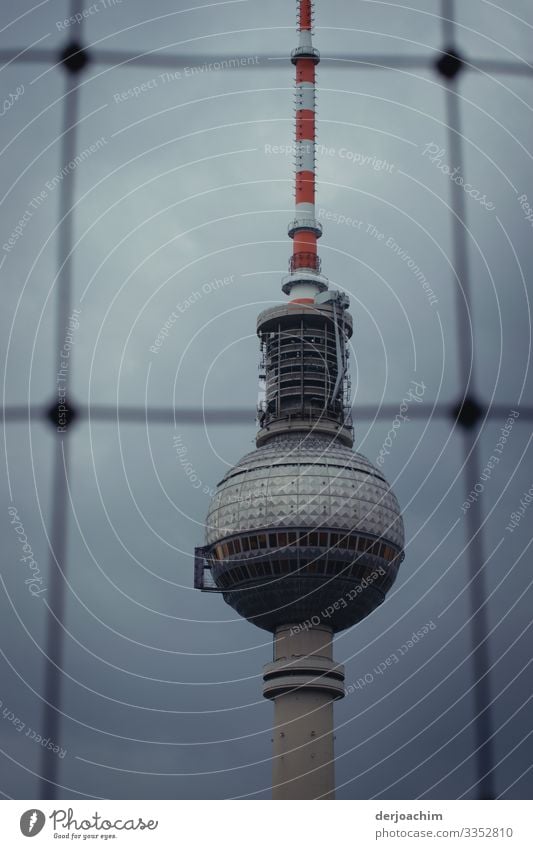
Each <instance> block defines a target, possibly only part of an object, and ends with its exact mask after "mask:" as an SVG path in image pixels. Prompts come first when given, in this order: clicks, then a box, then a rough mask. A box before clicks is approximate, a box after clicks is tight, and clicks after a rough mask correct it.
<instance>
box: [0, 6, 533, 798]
mask: <svg viewBox="0 0 533 849" xmlns="http://www.w3.org/2000/svg"><path fill="white" fill-rule="evenodd" d="M454 6H455V4H454V0H441V38H442V48H441V50H440V51H439V52H438V53H437V55H434V54H428V56H427V57H422V56H414V55H411V56H409V55H394V54H392V53H391V54H380V55H376V54H373V55H347V56H343V59H344V61H343V62H340V63H339V62H335V67H336V68H339V67H340V68H343V69H345V70H346V71H348V72H351V73H356V72H357V68H358V67H364V68H365V70H369V69H376V70H380V69H387V70H395V69H410V70H415V69H418V70H421V69H424V70H435V71H436V73H440V76H441V82H442V85H443V87H444V92H445V121H446V127H447V134H448V144H449V148H450V151H451V157H450V158H451V161H453V162H455V163H456V164H457V165H458V166H459V167H460V170H461V173H462V174H463V175H464V174H465V169H464V165H463V159H464V157H463V142H462V135H461V113H460V109H459V97H458V93H459V89H460V85H461V79H462V78H463V76H464V74H468V73H489V74H493V75H498V74H501V75H511V76H517V77H522V76H533V64H529V63H525V62H523V63H522V62H519V61H516V62H515V61H507V60H493V59H480V60H477V59H474V58H471V57H469V59H468V61H466V60H465V59H463V58H462V57H459V55H458V53H457V51H456V23H455V14H454V11H455V8H454ZM82 8H83V4H82V2H81V0H70V15H72V16H73V15H75V14H76V13H78V12H81V10H82ZM82 25H83V22H81V23H80V25H79V28H78V34H79V41H77V42H76V43H74V42H71V43H70V44H69V45H68V46H67V47H66V48H65V49H64V51H63V53H61V55H58V52H57V51H56V50H53V49H42V48H39V49H36V48H30V49H21V48H14V49H0V62H2V63H7V62H17V63H18V62H22V63H32V62H35V63H49V64H50V65H54V66H57V65H58V64H59V63H63V65H64V68H65V95H64V98H63V120H62V148H61V160H62V161H63V162H69V161H71V160H72V159H73V158H74V157H75V155H76V141H77V127H76V122H77V116H78V106H79V87H78V85H77V83H76V78H77V74H78V72H79V71H81V70H82V69H83V67H84V64H85V61H86V59H87V58H88V60H89V61H90V62H91V63H92V64H96V65H104V66H106V67H108V68H116V67H117V66H121V67H124V66H127V65H142V66H144V67H152V68H163V69H165V70H167V71H170V70H175V69H179V68H182V67H185V66H186V64H187V61H188V59H190V57H187V56H184V55H181V54H175V55H168V54H165V55H164V56H161V55H157V53H156V52H155V51H149V52H145V53H139V52H128V51H124V50H92V49H91V50H90V51H89V53H88V54H87V53H86V51H85V49H84V47H83V42H82V40H81V36H82ZM243 55H244V54H243ZM196 58H197V60H198V61H199V62H215V61H217V60H219V61H220V60H222V59H223V57H222V56H216V55H212V54H210V55H206V56H200V57H196ZM264 58H266V57H264ZM268 58H269V59H272V58H275V59H278V60H281V59H286V57H281V56H275V57H273V56H272V55H269V56H268ZM329 61H334V60H329ZM322 63H323V64H328V59H327V58H326V59H323V60H322ZM247 67H256V69H257V68H260V67H263V65H262V63H258V64H256V65H251V66H247ZM459 71H460V73H459ZM59 192H60V208H59V217H60V223H59V249H58V258H57V261H58V268H59V271H58V288H57V293H56V305H57V306H56V309H57V312H56V333H57V343H58V350H60V349H61V346H62V343H63V336H64V328H65V325H66V322H67V318H68V316H69V314H70V312H71V290H72V245H73V238H72V234H73V222H74V215H75V206H74V201H75V197H76V173H75V170H74V171H73V172H72V173H70V174H69V176H68V179H64V180H62V181H61V184H60V187H59ZM450 207H451V215H452V251H453V259H454V270H455V274H456V275H457V279H458V280H459V281H460V283H461V285H460V286H457V287H456V291H457V300H456V322H457V331H458V332H457V337H458V345H459V361H460V367H461V369H462V373H461V375H460V379H459V392H458V395H457V401H456V403H455V404H448V403H444V402H437V403H436V404H435V405H433V404H431V405H429V404H426V403H424V402H422V403H420V404H417V405H416V407H415V408H413V409H411V410H410V415H412V416H413V418H418V419H426V418H427V417H428V415H429V414H431V416H432V417H436V418H437V419H441V420H447V421H449V422H450V426H451V427H453V426H455V424H456V423H459V425H461V426H462V428H463V452H464V464H463V483H464V492H465V494H468V493H469V492H470V491H471V490H472V488H473V486H474V485H475V483H476V482H477V481H478V480H479V475H480V461H479V447H478V435H479V432H480V431H479V428H478V427H477V424H478V422H479V421H481V420H487V419H496V420H498V419H499V420H502V419H505V418H506V417H507V416H508V411H509V407H508V405H501V404H494V405H491V406H490V407H487V408H485V407H483V406H482V405H481V404H480V403H479V402H478V401H477V400H476V379H475V374H473V373H472V368H471V362H470V361H471V356H470V354H471V352H470V349H469V346H470V342H469V340H470V332H469V325H468V316H469V314H471V310H472V306H471V291H470V277H469V263H468V246H467V240H466V234H467V226H466V219H467V214H466V210H465V204H464V192H463V190H462V188H461V186H460V185H458V184H456V183H454V182H453V181H452V182H451V198H450ZM53 377H55V375H54V376H53ZM67 381H68V376H67ZM51 386H52V388H54V384H51ZM68 398H69V391H68V383H67V399H68ZM67 406H69V405H68V404H67ZM69 410H70V412H69V414H68V415H69V423H72V420H74V418H75V419H76V420H84V419H87V418H88V417H89V414H90V418H91V420H92V421H93V422H97V421H101V422H117V423H118V422H119V421H120V422H121V423H122V424H126V423H150V424H163V425H167V424H172V423H176V422H180V423H183V424H193V425H196V424H197V425H203V424H209V425H212V426H216V425H221V424H229V423H239V422H243V423H244V422H247V423H248V422H249V421H250V409H249V408H244V409H235V408H231V409H230V408H229V409H227V410H224V409H220V408H217V409H205V408H204V409H191V408H187V409H179V408H177V409H175V408H153V407H152V408H145V407H132V406H122V407H119V408H118V409H117V408H116V407H114V406H110V405H109V406H106V405H101V404H94V405H91V406H90V408H88V407H87V406H81V405H79V406H78V405H76V407H75V409H74V408H73V407H69ZM396 413H397V407H396V406H394V405H391V404H384V405H382V406H381V407H380V410H379V413H378V415H377V419H384V420H386V421H390V419H391V418H392V417H393V416H394V415H395V414H396ZM356 417H357V418H358V419H360V420H371V419H375V418H376V411H375V408H374V407H373V406H372V405H366V406H365V405H363V406H359V405H358V407H357V409H356ZM520 417H521V420H525V421H528V422H530V421H532V420H533V407H531V406H529V407H528V406H521V408H520ZM3 419H4V421H5V422H19V421H20V422H21V421H28V419H29V420H30V421H41V422H44V423H45V424H47V425H50V424H52V425H53V426H54V430H56V442H55V457H54V466H53V476H52V486H53V490H52V491H53V495H54V497H53V499H52V501H53V511H52V520H51V530H50V535H49V536H50V563H49V576H50V577H49V586H50V589H51V592H50V594H49V597H50V598H51V599H52V600H53V601H52V603H51V604H49V605H48V607H49V610H48V616H47V628H46V651H45V653H46V655H47V657H48V658H49V660H48V662H47V663H46V672H45V689H44V715H43V729H44V737H50V738H51V739H54V740H56V739H59V736H60V735H59V725H60V713H61V697H62V692H61V690H62V688H61V683H62V682H61V669H62V658H63V648H64V646H63V630H62V622H63V619H64V612H65V583H66V581H65V575H66V573H67V571H68V563H67V562H66V534H67V515H68V513H67V506H68V505H67V490H68V487H66V486H64V485H63V484H64V483H65V481H66V480H68V475H69V433H68V427H67V430H66V432H65V433H57V429H56V427H55V425H56V424H57V410H56V405H54V406H52V407H51V408H48V407H43V406H42V405H29V406H21V405H13V406H7V407H5V408H4V409H3ZM466 521H467V539H468V540H469V542H468V576H467V577H468V586H469V603H470V612H471V620H470V622H471V625H470V636H471V642H472V677H473V680H474V685H473V693H474V711H475V716H474V719H473V721H474V728H475V742H476V752H475V768H476V775H477V782H476V784H477V787H478V795H479V798H481V799H493V798H495V789H494V773H493V769H494V764H495V761H494V752H493V741H492V729H493V723H492V717H491V707H490V703H491V686H490V672H489V668H490V664H489V652H488V637H487V635H488V628H487V620H486V605H485V600H486V598H487V593H486V586H485V578H484V572H483V568H482V567H483V565H484V563H485V556H484V552H485V541H484V528H483V521H482V510H481V506H480V503H479V501H475V502H474V503H473V504H472V506H471V509H469V510H468V515H467V519H466ZM57 771H58V762H57V758H49V757H47V753H46V750H44V751H43V755H42V763H41V770H40V773H41V774H40V786H41V794H40V798H42V799H54V798H56V797H57V793H56V790H57V787H56V785H57Z"/></svg>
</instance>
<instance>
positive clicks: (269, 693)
mask: <svg viewBox="0 0 533 849" xmlns="http://www.w3.org/2000/svg"><path fill="white" fill-rule="evenodd" d="M312 28H313V7H312V0H298V33H299V42H298V46H297V47H296V48H295V50H293V51H292V54H291V61H292V63H293V65H294V66H295V68H296V136H295V157H296V158H295V162H296V186H295V215H294V220H293V221H291V223H290V225H289V236H290V237H291V238H292V239H293V253H292V256H291V258H290V263H289V273H288V275H287V276H286V277H285V278H284V279H283V281H282V290H283V292H284V293H285V294H286V295H288V296H289V300H288V301H286V302H285V303H281V304H279V305H278V306H274V307H271V308H270V309H267V310H264V311H263V312H262V313H261V314H260V315H259V317H258V319H257V335H258V336H259V340H260V348H261V381H262V384H261V385H262V397H261V399H260V403H259V408H258V426H259V429H258V432H257V435H256V445H257V449H256V450H255V451H252V452H251V453H249V454H247V455H246V456H245V457H243V459H242V460H240V461H239V462H238V463H237V464H236V465H235V466H234V467H233V468H232V469H231V470H230V471H228V472H227V473H226V474H225V475H224V477H223V478H222V480H221V481H220V483H219V484H218V486H217V490H216V493H215V495H214V496H213V499H212V501H211V504H210V507H209V511H208V514H207V519H206V534H205V545H203V546H202V547H199V548H196V549H195V575H194V586H195V587H196V588H199V589H202V590H204V591H215V592H221V593H222V595H223V598H224V601H225V602H226V603H227V604H229V605H230V606H231V607H232V608H233V609H234V610H236V611H237V613H239V614H240V615H241V616H244V617H245V618H246V619H247V620H248V621H249V622H252V623H253V624H254V625H257V626H258V627H259V628H263V629H265V630H266V631H270V632H271V633H272V634H273V635H274V653H273V660H272V662H271V663H268V664H267V665H266V666H265V667H264V670H263V681H264V687H263V694H264V696H265V697H266V698H267V699H271V700H272V701H273V702H274V730H273V737H274V753H273V759H272V760H273V798H274V799H333V798H334V794H335V780H334V753H333V702H334V701H335V700H336V699H341V698H342V697H343V696H344V669H343V667H342V666H341V665H339V664H337V663H335V661H334V660H333V652H332V649H333V635H334V634H335V633H337V632H339V631H342V630H344V629H345V628H349V627H350V626H352V625H354V624H355V623H356V622H359V621H360V620H361V619H363V618H364V617H365V616H368V614H369V613H371V612H372V611H373V610H374V609H375V608H376V607H377V606H378V605H379V604H381V603H382V602H383V601H384V599H385V594H386V593H387V591H388V590H389V589H390V587H391V586H392V584H393V582H394V580H395V578H396V574H397V571H398V567H399V565H400V563H401V561H402V560H403V556H404V553H403V547H404V530H403V522H402V517H401V513H400V508H399V505H398V502H397V500H396V498H395V496H394V494H393V493H392V491H391V489H390V487H389V485H388V484H387V482H386V481H385V479H384V478H383V475H382V472H381V470H378V469H377V468H376V467H375V466H373V465H372V463H370V462H369V461H368V460H367V459H366V457H363V455H362V454H358V453H354V451H353V450H352V445H353V427H352V422H351V414H350V407H349V388H350V386H349V375H348V350H347V343H348V340H349V338H350V337H351V335H352V329H353V324H352V318H351V316H350V314H349V313H348V311H347V308H348V305H349V301H348V297H347V296H346V295H345V294H344V293H343V292H340V291H338V290H331V289H329V288H328V281H327V279H326V278H325V277H324V276H323V275H322V273H321V263H320V259H319V257H318V253H317V241H318V239H319V237H320V236H321V233H322V228H321V226H320V224H319V223H318V221H317V220H316V217H315V72H316V66H317V65H318V63H319V61H320V56H319V53H318V50H316V48H315V47H314V46H313V43H312Z"/></svg>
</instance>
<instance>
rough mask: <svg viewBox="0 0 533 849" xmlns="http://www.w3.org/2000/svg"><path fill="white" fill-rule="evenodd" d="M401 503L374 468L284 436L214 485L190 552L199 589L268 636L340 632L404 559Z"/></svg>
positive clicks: (315, 439)
mask: <svg viewBox="0 0 533 849" xmlns="http://www.w3.org/2000/svg"><path fill="white" fill-rule="evenodd" d="M403 546H404V530H403V521H402V518H401V514H400V509H399V505H398V502H397V500H396V498H395V496H394V494H393V493H392V491H391V489H390V487H389V485H388V484H387V482H386V480H385V479H384V478H383V476H382V473H381V471H380V470H378V469H376V468H375V467H374V466H373V465H372V464H371V463H370V462H369V461H368V460H367V459H366V458H365V457H364V456H363V455H362V454H357V453H354V452H353V451H352V450H351V449H350V448H348V447H346V446H344V445H342V444H340V443H339V442H338V441H336V440H331V439H330V438H328V437H327V436H325V435H314V434H313V433H307V434H305V435H304V434H301V433H300V434H296V433H295V434H284V435H280V436H277V437H273V438H271V439H270V440H269V441H268V442H267V443H266V444H265V445H263V446H261V447H259V448H258V449H257V450H256V451H252V452H251V453H249V454H247V455H246V456H245V457H243V458H242V459H241V460H240V461H239V462H238V463H237V464H236V466H234V467H233V468H232V469H231V470H230V471H229V472H227V473H226V475H225V476H224V478H223V479H222V481H221V482H220V483H219V485H218V487H217V491H216V493H215V495H214V497H213V499H212V501H211V504H210V507H209V511H208V515H207V519H206V545H205V546H203V547H202V548H199V549H196V573H195V574H196V577H195V583H196V586H199V587H201V588H202V589H209V587H207V586H205V584H204V583H203V575H204V573H205V572H210V578H211V581H212V586H211V589H214V590H218V591H219V592H220V591H221V592H222V593H223V597H224V600H225V601H226V602H227V603H228V604H229V605H230V606H231V607H233V608H234V610H235V611H236V612H237V613H238V614H239V615H241V616H243V617H245V618H246V619H248V620H249V621H250V622H253V623H254V624H255V625H257V626H258V627H261V628H264V629H265V630H267V631H272V632H273V631H275V629H276V628H278V627H280V626H281V625H286V624H287V623H293V624H294V625H299V624H301V625H302V626H304V625H305V624H306V623H309V624H313V625H316V624H317V620H318V621H320V622H321V623H322V624H326V625H328V626H329V627H331V628H332V630H333V631H342V630H343V629H345V628H348V627H349V626H351V625H353V624H355V623H356V622H358V621H360V620H361V619H363V618H364V617H365V616H367V615H368V614H369V613H371V612H372V610H374V609H375V608H376V607H377V606H378V605H379V604H381V603H382V602H383V601H384V599H385V594H386V593H387V591H388V590H389V589H390V587H391V586H392V584H393V582H394V580H395V578H396V574H397V571H398V567H399V565H400V563H401V561H402V560H403Z"/></svg>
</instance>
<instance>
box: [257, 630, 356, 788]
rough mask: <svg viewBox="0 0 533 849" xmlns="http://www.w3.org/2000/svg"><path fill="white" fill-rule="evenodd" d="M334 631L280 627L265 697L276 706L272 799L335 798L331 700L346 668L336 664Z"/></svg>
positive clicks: (266, 676) (339, 689)
mask: <svg viewBox="0 0 533 849" xmlns="http://www.w3.org/2000/svg"><path fill="white" fill-rule="evenodd" d="M332 637H333V634H332V630H331V628H327V627H324V626H318V627H312V628H304V629H302V628H301V627H300V626H298V625H294V626H289V625H287V626H283V627H281V628H277V630H276V633H275V636H274V661H273V663H270V664H267V666H265V668H264V673H263V679H264V688H263V695H264V696H265V697H266V698H268V699H273V701H274V730H273V742H274V751H273V759H272V797H273V799H334V798H335V766H334V750H333V700H334V699H339V698H342V696H343V695H344V688H343V682H344V669H343V667H342V666H338V665H336V664H335V663H334V662H333V656H332Z"/></svg>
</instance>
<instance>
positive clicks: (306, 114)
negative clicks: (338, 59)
mask: <svg viewBox="0 0 533 849" xmlns="http://www.w3.org/2000/svg"><path fill="white" fill-rule="evenodd" d="M297 3H298V33H299V43H298V47H297V48H296V49H295V50H293V51H292V53H291V61H292V63H293V65H294V66H295V68H296V84H295V102H296V132H295V149H296V154H295V214H294V220H293V221H291V223H290V225H289V236H290V237H291V239H292V240H293V251H292V256H291V259H290V263H289V274H288V275H287V277H285V278H284V281H283V286H282V289H283V291H284V292H285V293H286V294H288V295H291V296H292V298H291V299H292V300H293V301H297V302H303V303H306V302H312V301H313V300H314V297H315V296H316V295H317V294H318V293H319V292H323V291H324V290H325V289H327V280H326V278H325V277H323V276H322V275H321V273H320V272H321V264H320V258H319V256H318V251H317V241H318V239H319V238H320V236H321V235H322V227H321V226H320V224H319V222H318V221H317V219H316V216H315V140H316V120H315V115H316V113H315V73H316V66H317V65H318V63H319V62H320V54H319V52H318V50H317V49H316V48H315V47H313V37H312V33H313V0H297Z"/></svg>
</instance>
